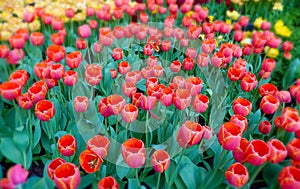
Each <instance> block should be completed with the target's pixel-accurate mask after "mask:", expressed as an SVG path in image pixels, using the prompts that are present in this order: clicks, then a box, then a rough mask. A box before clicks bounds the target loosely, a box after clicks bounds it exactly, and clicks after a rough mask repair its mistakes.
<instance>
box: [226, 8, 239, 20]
mask: <svg viewBox="0 0 300 189" xmlns="http://www.w3.org/2000/svg"><path fill="white" fill-rule="evenodd" d="M226 15H227V16H228V17H229V18H231V19H232V20H237V19H238V18H239V17H240V14H239V13H238V12H237V11H235V10H234V11H229V10H228V11H226Z"/></svg>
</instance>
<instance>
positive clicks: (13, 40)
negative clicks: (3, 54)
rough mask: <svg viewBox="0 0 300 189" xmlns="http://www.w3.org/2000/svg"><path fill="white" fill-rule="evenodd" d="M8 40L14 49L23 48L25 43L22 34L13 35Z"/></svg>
mask: <svg viewBox="0 0 300 189" xmlns="http://www.w3.org/2000/svg"><path fill="white" fill-rule="evenodd" d="M8 41H9V44H10V46H11V47H12V48H13V49H22V48H23V47H24V45H25V40H24V38H23V36H22V35H13V36H11V37H10V38H9V39H8Z"/></svg>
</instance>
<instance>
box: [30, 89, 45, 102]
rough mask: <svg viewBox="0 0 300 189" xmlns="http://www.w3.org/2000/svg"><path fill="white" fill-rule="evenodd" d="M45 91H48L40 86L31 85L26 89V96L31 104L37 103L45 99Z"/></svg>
mask: <svg viewBox="0 0 300 189" xmlns="http://www.w3.org/2000/svg"><path fill="white" fill-rule="evenodd" d="M47 91H48V90H47V89H46V90H45V88H44V87H43V86H42V85H32V86H31V87H30V88H29V89H28V95H29V97H30V99H31V100H32V102H33V103H37V102H38V101H40V100H43V99H45V98H46V95H47Z"/></svg>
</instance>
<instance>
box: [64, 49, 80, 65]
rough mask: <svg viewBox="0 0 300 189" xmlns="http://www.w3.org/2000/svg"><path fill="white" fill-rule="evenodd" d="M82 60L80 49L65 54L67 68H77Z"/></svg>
mask: <svg viewBox="0 0 300 189" xmlns="http://www.w3.org/2000/svg"><path fill="white" fill-rule="evenodd" d="M81 61H82V54H81V52H80V51H74V52H71V53H69V54H67V56H66V63H67V65H68V66H69V68H78V66H79V65H80V63H81Z"/></svg>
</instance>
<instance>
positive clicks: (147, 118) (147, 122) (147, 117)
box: [145, 111, 149, 147]
mask: <svg viewBox="0 0 300 189" xmlns="http://www.w3.org/2000/svg"><path fill="white" fill-rule="evenodd" d="M148 124H149V111H147V113H146V127H145V135H146V147H148V145H149V144H148Z"/></svg>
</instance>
